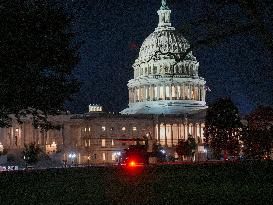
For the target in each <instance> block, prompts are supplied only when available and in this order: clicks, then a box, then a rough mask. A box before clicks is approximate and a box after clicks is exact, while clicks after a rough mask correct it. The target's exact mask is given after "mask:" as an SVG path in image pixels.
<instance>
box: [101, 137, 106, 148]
mask: <svg viewBox="0 0 273 205" xmlns="http://www.w3.org/2000/svg"><path fill="white" fill-rule="evenodd" d="M101 146H102V147H105V139H102V140H101Z"/></svg>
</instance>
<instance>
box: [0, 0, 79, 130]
mask: <svg viewBox="0 0 273 205" xmlns="http://www.w3.org/2000/svg"><path fill="white" fill-rule="evenodd" d="M70 26H71V17H69V16H68V15H67V14H66V13H65V12H64V11H63V10H62V9H60V8H57V7H56V6H54V5H52V4H50V3H48V2H47V1H46V0H11V1H1V3H0V27H1V29H0V36H1V40H0V64H1V66H0V96H1V98H0V127H7V126H10V124H11V116H10V115H11V114H13V116H15V118H16V119H17V120H18V122H21V121H22V118H23V117H24V116H26V115H28V114H30V115H32V116H33V122H34V125H35V126H37V125H38V124H41V125H42V127H41V128H48V127H49V124H48V123H47V116H48V115H55V114H58V113H59V111H60V110H63V109H64V107H63V105H64V102H65V101H66V100H70V96H71V94H73V93H74V92H76V91H77V90H78V88H79V83H78V82H77V81H76V79H75V78H74V77H73V75H72V71H73V69H74V67H75V65H76V64H77V62H78V60H79V57H78V53H77V49H78V45H77V44H76V42H75V40H74V36H75V34H74V33H73V32H72V31H71V30H70Z"/></svg>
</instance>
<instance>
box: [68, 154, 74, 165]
mask: <svg viewBox="0 0 273 205" xmlns="http://www.w3.org/2000/svg"><path fill="white" fill-rule="evenodd" d="M68 157H69V158H70V159H71V162H72V165H73V164H74V160H75V158H76V154H75V153H70V154H69V155H68Z"/></svg>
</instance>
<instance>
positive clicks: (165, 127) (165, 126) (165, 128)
mask: <svg viewBox="0 0 273 205" xmlns="http://www.w3.org/2000/svg"><path fill="white" fill-rule="evenodd" d="M164 130H165V134H164V135H165V146H166V147H167V146H168V142H167V125H166V124H164Z"/></svg>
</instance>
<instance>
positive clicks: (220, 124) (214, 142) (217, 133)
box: [204, 98, 242, 159]
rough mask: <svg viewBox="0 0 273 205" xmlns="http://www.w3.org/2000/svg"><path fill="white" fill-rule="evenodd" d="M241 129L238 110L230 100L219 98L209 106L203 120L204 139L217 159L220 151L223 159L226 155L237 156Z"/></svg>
mask: <svg viewBox="0 0 273 205" xmlns="http://www.w3.org/2000/svg"><path fill="white" fill-rule="evenodd" d="M241 127H242V125H241V122H240V116H239V112H238V109H237V107H236V106H235V105H234V104H233V102H232V101H231V99H230V98H220V99H219V100H217V101H216V102H215V103H213V104H212V105H211V106H209V108H208V110H207V115H206V118H205V129H204V137H205V141H206V143H207V144H208V145H209V146H210V147H211V148H212V150H213V153H214V155H215V156H216V157H217V158H219V157H220V154H221V153H222V151H224V158H225V159H226V158H227V154H229V155H232V156H236V155H238V154H239V152H240V146H239V136H240V133H241Z"/></svg>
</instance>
